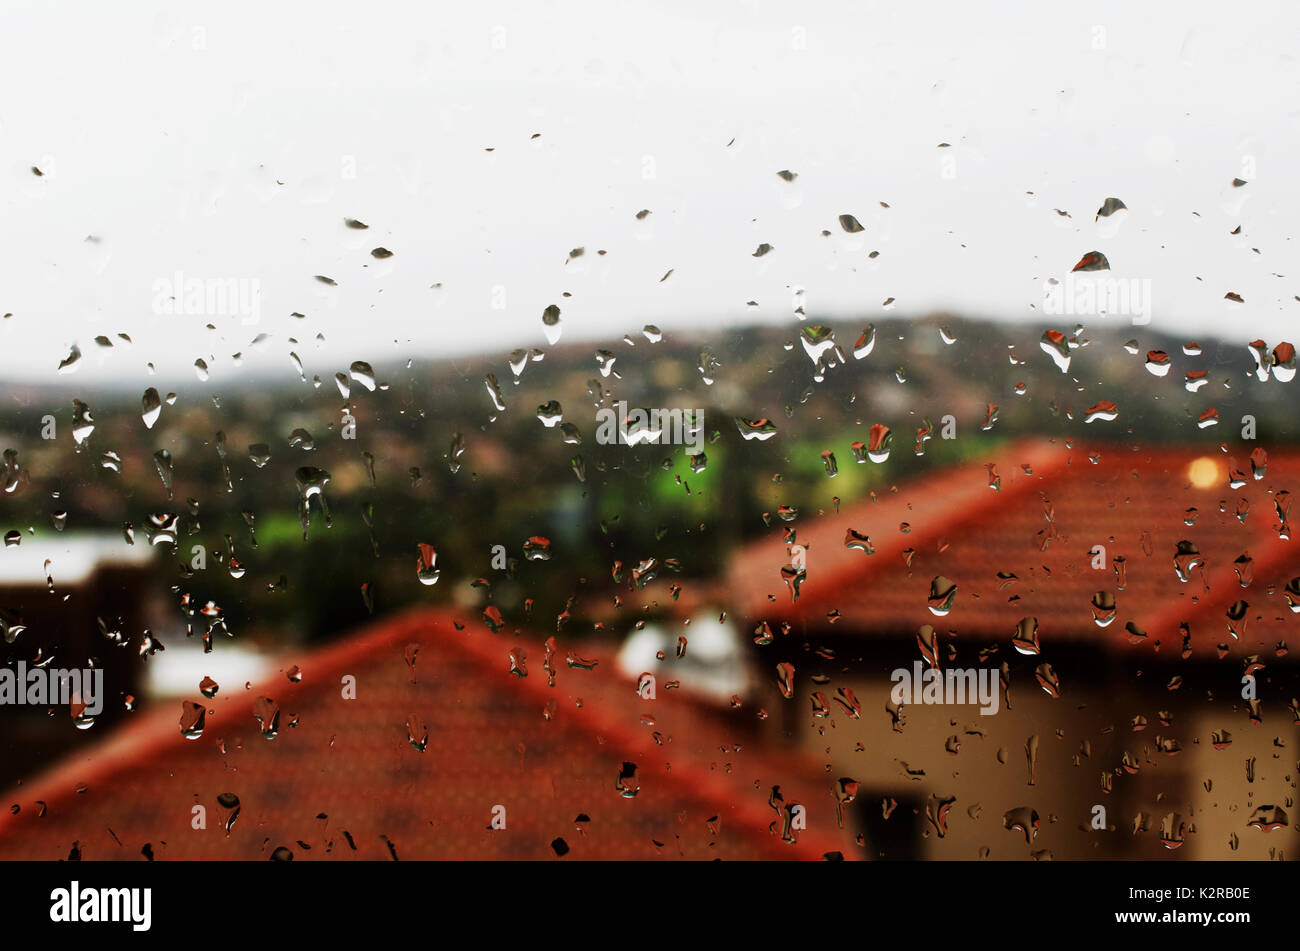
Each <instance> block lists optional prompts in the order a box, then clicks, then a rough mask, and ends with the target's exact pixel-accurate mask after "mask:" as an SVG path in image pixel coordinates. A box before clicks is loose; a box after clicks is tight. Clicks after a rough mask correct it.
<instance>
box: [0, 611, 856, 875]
mask: <svg viewBox="0 0 1300 951" xmlns="http://www.w3.org/2000/svg"><path fill="white" fill-rule="evenodd" d="M559 641H560V642H559V643H555V642H554V641H550V642H549V643H550V644H552V645H553V649H552V650H551V651H550V652H548V649H547V645H548V641H547V639H545V638H543V637H541V636H539V635H535V634H529V633H527V632H524V633H522V634H521V635H519V636H514V635H512V634H510V633H493V632H491V631H490V630H488V628H487V627H486V626H484V625H483V624H481V623H478V622H473V623H468V624H466V623H462V622H461V621H460V620H458V617H457V615H456V613H455V612H454V611H453V610H447V609H434V608H423V607H422V608H417V609H413V610H410V611H408V612H407V613H404V614H400V615H395V616H392V617H390V618H388V619H386V620H383V621H379V622H377V623H376V624H374V625H373V626H371V627H369V628H367V629H364V630H360V631H356V632H353V633H352V634H350V635H348V636H345V637H343V638H342V639H340V640H339V641H336V642H335V643H333V644H332V645H330V646H326V647H320V648H311V649H306V648H304V649H303V651H302V652H301V653H297V654H293V655H290V656H287V657H285V658H284V659H283V663H282V664H280V665H278V669H277V670H276V671H275V672H274V673H273V674H272V675H271V676H270V677H269V678H268V679H266V680H264V681H262V682H260V683H256V684H244V683H220V684H218V685H217V690H216V693H215V695H214V696H213V697H211V698H210V699H209V698H206V697H203V696H201V695H200V693H199V689H198V687H199V685H198V684H195V685H194V688H195V690H194V699H193V700H192V701H185V702H178V703H176V704H175V705H174V706H173V705H171V704H168V705H166V706H164V707H160V708H155V709H153V710H150V711H144V710H142V711H141V712H140V713H139V714H137V715H136V716H137V719H135V720H134V721H133V722H131V723H129V724H127V725H125V726H123V727H121V728H119V729H118V730H116V731H113V732H111V733H109V734H107V735H105V736H103V737H101V743H100V744H99V745H97V746H94V747H91V748H86V749H83V750H79V751H78V752H77V753H76V755H74V756H71V757H69V758H67V759H66V760H64V761H63V762H61V763H58V764H57V765H56V766H54V767H53V768H51V769H49V770H47V771H46V772H44V773H42V774H40V775H35V776H31V777H28V778H26V779H25V780H24V782H23V783H22V785H21V786H17V787H12V786H11V787H10V788H9V790H8V794H9V798H10V800H11V802H12V804H13V806H14V807H16V808H15V809H14V810H13V811H11V810H5V811H4V812H3V813H2V814H0V858H4V859H62V858H67V857H69V856H70V855H71V856H77V857H80V858H82V859H86V860H96V859H132V858H140V857H142V856H143V857H146V858H155V859H268V858H271V857H273V856H276V857H286V856H288V855H290V854H291V855H292V857H294V858H295V859H310V858H321V857H329V858H344V859H346V858H355V859H371V860H376V859H378V860H388V859H555V858H557V857H561V858H568V859H570V860H573V859H654V858H688V859H713V858H721V859H759V858H769V859H771V858H775V859H780V858H787V859H791V858H799V859H820V858H822V857H823V856H826V855H828V854H832V855H843V857H845V858H854V857H858V856H862V855H864V854H866V853H867V851H868V850H867V848H866V847H865V846H864V845H859V844H858V836H859V835H863V833H864V829H865V827H864V826H861V825H860V824H859V823H858V819H857V816H856V813H855V812H854V810H855V809H857V808H858V806H857V805H856V804H854V803H852V802H851V801H850V802H848V803H847V804H846V803H844V802H843V800H845V799H849V800H851V796H849V795H846V794H845V793H844V791H843V790H840V789H839V788H838V787H837V786H836V784H835V779H836V778H835V777H833V776H828V775H827V774H826V772H825V768H824V765H823V764H822V763H820V762H819V761H817V760H816V759H813V758H810V757H809V756H807V755H806V754H802V753H800V752H799V751H797V750H789V749H785V748H783V747H781V746H779V745H777V746H776V747H775V748H774V747H773V744H770V743H766V742H764V740H763V738H762V736H761V735H760V733H759V732H758V731H757V730H756V728H755V724H760V723H761V722H762V721H760V720H759V719H758V718H757V717H756V716H754V712H755V711H753V710H751V709H744V710H730V709H728V710H719V709H718V708H716V707H715V706H712V705H708V704H700V703H697V702H696V700H695V699H694V698H693V697H692V696H691V694H690V691H689V688H687V687H685V686H683V687H680V688H679V687H674V686H673V684H672V681H673V677H672V673H671V666H672V663H673V660H672V658H671V657H670V658H669V659H668V660H666V661H665V662H664V663H665V666H664V669H663V670H662V671H661V672H660V673H659V674H658V684H659V688H658V690H656V691H647V690H645V689H644V688H643V685H642V684H639V683H638V681H636V680H631V679H629V678H626V677H624V676H623V675H621V674H619V673H618V671H617V670H616V669H615V668H616V665H615V664H614V662H613V651H612V649H611V648H610V647H609V646H608V645H605V646H592V645H585V644H581V643H576V642H575V643H565V642H564V639H563V638H559ZM217 649H218V650H220V645H218V648H217ZM552 672H553V674H552ZM552 676H553V684H552V682H551V678H552ZM639 679H640V678H638V680H639ZM208 689H209V691H210V690H211V685H210V684H209V685H208ZM199 711H202V716H201V717H200V716H199ZM183 732H184V733H185V734H187V735H188V736H189V737H190V738H187V735H182V734H183ZM846 815H847V819H846V818H845V816H846ZM863 841H864V842H865V841H866V839H865V838H864V839H863ZM277 850H279V851H277ZM285 850H287V851H285Z"/></svg>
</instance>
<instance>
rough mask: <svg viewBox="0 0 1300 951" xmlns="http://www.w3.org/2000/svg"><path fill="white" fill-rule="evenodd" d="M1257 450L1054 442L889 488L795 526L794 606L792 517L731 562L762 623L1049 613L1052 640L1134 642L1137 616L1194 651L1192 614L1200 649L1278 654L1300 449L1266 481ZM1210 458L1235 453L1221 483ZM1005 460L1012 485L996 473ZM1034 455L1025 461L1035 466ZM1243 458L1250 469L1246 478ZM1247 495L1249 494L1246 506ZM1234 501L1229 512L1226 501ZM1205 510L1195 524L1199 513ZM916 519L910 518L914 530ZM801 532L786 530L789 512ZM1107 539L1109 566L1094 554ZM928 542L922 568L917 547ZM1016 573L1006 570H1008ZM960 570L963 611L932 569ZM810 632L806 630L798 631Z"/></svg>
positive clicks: (855, 625) (974, 631) (744, 610)
mask: <svg viewBox="0 0 1300 951" xmlns="http://www.w3.org/2000/svg"><path fill="white" fill-rule="evenodd" d="M1253 448H1254V447H1251V446H1247V447H1245V448H1244V449H1241V450H1234V451H1233V452H1232V453H1230V454H1225V453H1223V452H1221V451H1220V450H1219V449H1218V448H1217V447H1214V446H1205V447H1176V448H1153V449H1139V450H1138V451H1134V450H1133V449H1132V448H1131V447H1120V446H1111V445H1100V444H1088V445H1080V444H1078V443H1076V444H1074V446H1073V448H1070V447H1069V446H1068V445H1067V444H1065V443H1063V442H1045V441H1043V440H1036V441H1031V442H1021V443H1017V444H1014V445H1011V446H1010V447H1007V448H1004V449H1003V450H1002V451H1000V452H997V453H994V454H991V455H990V457H989V458H988V459H986V460H982V461H981V462H977V463H974V464H968V465H959V466H955V467H952V468H948V469H945V470H943V471H940V472H938V473H936V474H934V475H932V476H928V477H925V478H921V479H918V480H916V481H915V482H913V483H911V484H908V485H905V486H902V487H901V488H900V489H899V490H898V491H897V493H890V494H886V495H883V496H881V497H880V498H879V499H878V500H876V501H865V502H860V503H857V504H854V505H851V506H847V507H845V508H844V509H843V510H842V511H840V512H839V513H838V514H828V515H826V516H824V517H822V518H820V519H817V520H812V519H803V520H798V521H795V522H794V523H792V527H793V528H795V529H796V532H797V542H798V543H799V544H801V545H804V546H806V548H807V553H806V561H807V577H806V579H805V580H804V582H803V584H802V588H801V593H800V597H799V599H798V601H797V602H794V603H792V601H791V596H790V592H789V589H788V588H787V586H786V585H785V584H784V583H783V581H782V579H781V575H780V570H781V567H782V566H783V565H786V564H788V563H789V562H790V560H791V556H790V549H789V547H788V546H787V545H786V544H785V543H784V539H783V536H784V531H781V532H777V531H774V532H772V533H771V535H770V536H769V537H767V538H765V539H764V540H762V541H760V542H758V543H756V544H754V545H752V546H750V547H748V548H746V549H744V550H742V551H740V552H739V553H738V554H737V556H736V557H735V559H734V561H733V563H732V565H731V567H730V569H729V571H728V588H729V590H730V592H731V597H730V601H729V605H730V608H731V610H732V612H733V613H734V614H736V615H737V616H739V617H742V618H745V619H748V620H749V621H750V622H751V623H753V622H754V621H757V620H767V621H768V622H770V623H771V624H772V626H773V628H774V629H775V628H776V625H777V623H778V622H781V621H790V622H796V623H803V622H806V623H807V624H808V625H810V626H814V627H823V628H825V627H828V625H829V623H830V622H829V621H828V620H827V614H828V612H831V611H833V610H838V611H839V612H840V615H841V617H840V618H839V619H838V620H837V621H836V622H835V627H834V628H833V630H836V631H840V632H843V633H846V634H847V633H864V634H873V635H890V634H892V635H899V634H903V635H911V634H914V633H915V632H916V630H917V629H918V628H919V627H920V626H921V625H922V624H927V623H928V624H931V625H933V626H934V627H935V629H936V630H937V631H939V632H941V633H942V632H943V631H946V630H948V629H949V628H951V629H954V630H956V631H958V632H959V633H968V634H971V635H978V636H981V637H989V638H997V639H999V640H1004V639H1009V638H1010V636H1011V634H1012V632H1013V631H1014V629H1015V626H1016V624H1017V622H1018V621H1019V620H1020V619H1021V618H1023V617H1026V616H1031V617H1037V618H1038V620H1039V625H1040V637H1041V641H1042V644H1043V645H1044V646H1045V645H1047V644H1049V643H1051V642H1054V641H1058V642H1059V641H1090V642H1097V643H1102V644H1105V645H1108V646H1116V647H1122V646H1129V645H1131V643H1133V642H1134V641H1133V638H1131V637H1130V636H1129V632H1128V631H1127V630H1126V624H1127V623H1128V622H1129V621H1132V622H1133V623H1134V624H1135V625H1136V626H1137V627H1138V628H1139V629H1141V630H1144V631H1145V632H1146V633H1147V635H1148V637H1147V638H1146V639H1145V640H1144V641H1138V642H1136V643H1138V644H1139V647H1141V645H1145V649H1148V650H1150V649H1152V648H1153V647H1155V646H1156V642H1157V641H1158V642H1159V645H1158V646H1159V649H1160V650H1161V651H1162V652H1169V653H1170V654H1173V655H1177V653H1178V652H1179V651H1180V650H1181V648H1182V637H1181V635H1180V633H1179V624H1180V623H1181V622H1183V621H1186V622H1188V623H1189V626H1190V630H1191V644H1192V647H1193V650H1194V651H1200V652H1206V651H1210V650H1212V649H1213V648H1214V646H1215V645H1217V644H1219V643H1220V642H1229V643H1232V644H1234V645H1235V647H1236V648H1238V649H1240V650H1242V651H1243V652H1244V653H1253V652H1258V651H1260V650H1263V649H1268V650H1271V649H1272V648H1273V646H1274V645H1275V644H1276V643H1277V642H1278V641H1279V640H1282V639H1284V638H1285V636H1286V634H1287V632H1288V630H1289V629H1288V627H1287V626H1286V624H1287V623H1288V622H1287V619H1288V618H1289V616H1290V613H1291V612H1290V611H1289V610H1288V605H1287V603H1286V601H1285V600H1284V596H1283V591H1282V589H1283V586H1284V585H1285V584H1286V582H1287V581H1288V580H1290V579H1291V578H1292V577H1294V576H1296V575H1300V553H1298V552H1297V550H1296V548H1295V543H1294V542H1293V541H1289V540H1286V539H1283V538H1280V537H1279V532H1278V528H1279V517H1278V513H1277V509H1276V506H1275V503H1276V502H1277V501H1278V500H1279V499H1282V500H1283V504H1285V496H1284V495H1281V494H1280V493H1283V492H1284V491H1285V490H1287V489H1291V488H1300V455H1297V454H1295V453H1286V454H1283V453H1273V454H1270V456H1269V459H1268V465H1267V469H1266V471H1265V472H1264V473H1263V477H1262V478H1260V479H1255V478H1253V477H1252V473H1251V466H1250V463H1249V455H1250V452H1251V450H1252V449H1253ZM1204 457H1209V458H1211V459H1213V460H1214V463H1215V465H1217V467H1218V472H1217V475H1216V478H1215V480H1214V482H1213V484H1212V485H1210V486H1209V487H1208V488H1197V487H1195V486H1194V485H1193V484H1192V483H1191V481H1190V480H1189V476H1188V472H1189V469H1188V467H1189V465H1190V464H1191V463H1192V462H1193V461H1194V460H1196V459H1199V458H1204ZM985 462H987V463H993V464H994V466H995V467H996V473H997V474H998V475H999V476H1000V478H1001V490H1000V491H995V490H994V489H992V488H990V487H989V477H990V473H989V470H988V469H987V468H986V466H985V464H984V463H985ZM1022 466H1023V467H1024V468H1022ZM1233 470H1242V471H1244V474H1245V479H1246V483H1245V484H1244V485H1242V486H1240V487H1239V488H1235V489H1234V488H1231V487H1230V486H1229V484H1228V478H1229V473H1230V472H1231V471H1233ZM1240 499H1245V500H1246V501H1247V502H1248V503H1249V514H1248V515H1247V516H1246V517H1245V519H1244V520H1241V519H1239V518H1238V517H1237V507H1238V502H1239V500H1240ZM1221 501H1222V503H1223V506H1222V510H1221V505H1220V503H1221ZM1192 508H1195V509H1196V510H1197V511H1196V517H1195V522H1194V524H1192V525H1187V524H1186V523H1185V519H1186V518H1187V517H1188V516H1187V510H1189V509H1192ZM902 523H907V526H908V528H907V531H906V532H904V531H902V530H900V526H901V525H902ZM782 527H783V529H784V527H785V526H782ZM849 529H853V530H855V531H857V532H859V533H861V534H864V535H867V536H869V537H870V539H871V544H872V546H873V548H874V551H875V553H874V554H867V553H865V552H863V551H861V550H855V549H849V548H846V547H845V543H846V532H847V531H848V530H849ZM1184 540H1186V541H1190V542H1192V543H1193V544H1195V545H1196V546H1197V548H1199V550H1200V553H1201V555H1202V557H1203V560H1204V562H1205V569H1204V572H1202V571H1201V570H1200V569H1196V570H1194V571H1193V572H1192V574H1191V578H1190V580H1189V581H1187V582H1182V581H1180V580H1179V579H1178V577H1177V574H1176V572H1175V570H1174V554H1175V552H1176V550H1177V546H1178V543H1179V542H1181V541H1184ZM1096 545H1102V546H1104V547H1105V567H1104V570H1095V569H1094V568H1093V567H1092V561H1093V557H1092V555H1091V552H1092V550H1093V547H1094V546H1096ZM909 549H910V550H911V551H912V554H911V563H910V566H909V565H908V564H907V562H906V560H905V552H907V550H909ZM1243 553H1249V555H1250V557H1251V559H1252V560H1253V570H1254V580H1253V582H1252V583H1251V584H1249V585H1248V586H1247V587H1242V585H1241V584H1239V582H1238V580H1237V574H1236V572H1235V570H1234V561H1235V560H1236V559H1237V558H1238V557H1239V556H1241V555H1242V554H1243ZM1117 556H1120V557H1122V558H1123V559H1124V566H1125V573H1126V576H1127V577H1126V583H1125V585H1124V587H1123V588H1122V589H1121V588H1120V587H1119V586H1118V584H1117V576H1116V571H1115V569H1114V564H1113V561H1114V559H1115V558H1116V557H1117ZM999 572H1003V573H1008V574H1014V575H1015V577H1016V580H1015V581H1012V582H1011V583H1009V584H1005V583H1004V581H1003V580H1001V579H999V577H998V573H999ZM936 576H944V577H947V578H948V579H950V580H952V581H954V582H956V584H957V595H956V598H955V601H954V603H953V607H952V610H951V612H950V613H949V614H947V615H946V616H941V617H940V616H936V615H934V614H933V613H931V611H930V610H929V608H928V606H927V601H928V597H929V594H930V585H931V581H932V579H934V578H935V577H936ZM1102 590H1104V591H1107V592H1110V593H1112V594H1113V595H1114V597H1115V602H1116V608H1117V615H1116V618H1115V620H1114V621H1113V622H1112V623H1111V624H1110V625H1108V626H1107V627H1104V628H1102V627H1099V626H1098V625H1097V624H1096V623H1095V622H1094V620H1093V615H1092V610H1091V601H1092V597H1093V594H1094V593H1095V592H1097V591H1102ZM1243 599H1244V600H1245V601H1247V602H1248V603H1249V610H1248V612H1247V616H1248V623H1247V625H1246V628H1245V631H1244V633H1243V632H1241V631H1240V630H1239V632H1238V633H1239V634H1241V639H1240V640H1238V641H1235V642H1234V640H1233V638H1232V636H1231V634H1230V633H1229V631H1228V621H1227V617H1226V612H1227V610H1228V608H1229V606H1230V605H1232V604H1234V603H1235V602H1237V601H1239V600H1243ZM796 629H797V628H796Z"/></svg>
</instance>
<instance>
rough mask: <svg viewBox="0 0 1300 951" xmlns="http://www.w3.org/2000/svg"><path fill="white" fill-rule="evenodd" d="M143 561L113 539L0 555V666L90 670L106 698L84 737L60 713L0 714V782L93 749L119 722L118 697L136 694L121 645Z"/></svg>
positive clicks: (133, 661) (128, 655) (139, 612)
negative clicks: (97, 674)
mask: <svg viewBox="0 0 1300 951" xmlns="http://www.w3.org/2000/svg"><path fill="white" fill-rule="evenodd" d="M151 559H152V551H151V550H150V549H149V548H148V547H147V546H144V545H127V544H126V543H125V542H124V541H123V539H122V537H121V536H120V535H119V536H116V537H114V536H100V535H67V536H58V537H55V538H53V539H51V540H48V541H42V540H34V539H28V540H24V541H22V542H20V543H19V544H17V545H14V546H12V547H7V548H6V549H5V550H4V551H3V552H0V620H2V621H3V629H4V632H5V636H4V638H3V640H0V665H4V666H9V667H13V666H14V665H16V664H17V662H18V661H19V660H21V661H23V662H25V663H26V665H27V667H28V668H29V669H30V668H32V667H34V666H36V665H37V664H45V665H47V666H50V667H55V668H64V669H72V668H77V669H81V668H86V667H90V666H93V667H98V668H101V669H102V670H103V671H104V683H105V692H106V693H107V696H106V697H105V698H104V703H103V712H102V713H101V714H100V715H99V717H98V718H97V719H96V723H95V725H94V727H93V728H91V729H89V730H85V731H80V730H77V729H75V728H74V727H73V725H72V720H71V711H70V710H69V709H68V708H66V707H32V706H26V705H14V706H0V749H3V756H0V781H3V782H6V783H7V782H10V781H12V780H14V779H16V778H18V777H22V776H26V775H28V774H29V772H30V771H31V770H32V769H34V768H36V767H37V766H38V765H39V764H42V763H46V762H49V761H51V760H54V759H57V758H58V757H59V756H61V755H64V754H65V753H66V752H67V751H68V750H70V749H72V748H75V747H78V746H80V745H82V744H85V743H89V742H94V739H95V736H97V735H98V733H99V732H102V731H103V730H106V729H110V728H111V727H112V725H113V724H114V723H115V722H117V721H118V720H119V719H121V718H122V717H123V716H124V715H125V714H126V704H125V702H124V700H125V698H126V697H127V696H132V695H135V696H138V695H139V692H140V679H141V664H142V662H141V659H140V655H139V652H138V650H137V649H135V648H134V647H132V646H130V645H128V640H129V639H131V638H136V640H137V641H138V634H139V632H140V631H141V630H142V629H143V627H144V626H145V616H146V606H147V605H146V602H147V592H149V591H150V590H152V589H151V587H150V584H149V580H150V579H149V567H148V566H149V564H150V562H151ZM38 642H39V643H40V644H43V645H45V647H44V649H41V648H40V647H37V646H35V645H36V644H37V643H38Z"/></svg>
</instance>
